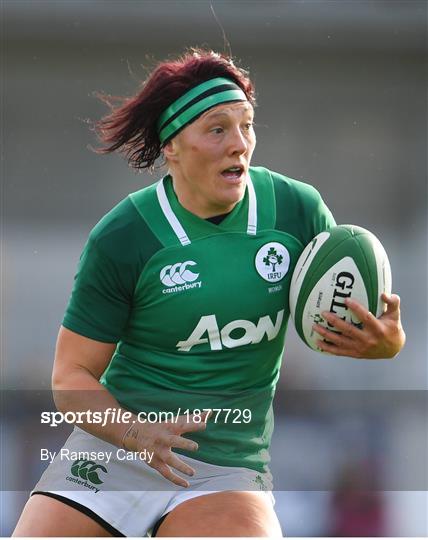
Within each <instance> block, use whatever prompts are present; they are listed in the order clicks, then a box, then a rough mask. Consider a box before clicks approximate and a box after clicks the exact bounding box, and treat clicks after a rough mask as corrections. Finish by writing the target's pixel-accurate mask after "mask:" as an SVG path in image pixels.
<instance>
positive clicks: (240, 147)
mask: <svg viewBox="0 0 428 540" xmlns="http://www.w3.org/2000/svg"><path fill="white" fill-rule="evenodd" d="M248 144H249V143H248V141H247V139H246V138H245V136H244V134H243V133H242V131H241V129H240V128H239V127H236V128H235V129H233V130H232V131H231V133H230V145H229V147H230V153H231V154H237V155H239V156H240V155H241V154H245V152H246V151H247V149H248Z"/></svg>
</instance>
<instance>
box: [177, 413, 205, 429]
mask: <svg viewBox="0 0 428 540" xmlns="http://www.w3.org/2000/svg"><path fill="white" fill-rule="evenodd" d="M210 415H211V411H204V412H203V413H201V415H200V416H199V417H197V419H195V420H190V421H188V417H187V416H179V418H180V421H179V422H177V424H176V425H177V427H178V428H179V432H180V434H181V433H193V432H195V431H203V430H204V429H206V428H207V420H208V418H209V416H210ZM195 416H196V415H194V417H193V418H195Z"/></svg>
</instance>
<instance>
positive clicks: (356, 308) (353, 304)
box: [345, 298, 377, 327]
mask: <svg viewBox="0 0 428 540" xmlns="http://www.w3.org/2000/svg"><path fill="white" fill-rule="evenodd" d="M345 302H346V305H347V306H348V308H349V309H350V311H351V312H352V313H353V314H354V315H356V316H357V318H358V319H359V320H360V321H361V324H362V325H363V327H366V326H376V325H377V319H376V317H375V316H374V315H373V313H370V311H369V310H368V309H366V308H365V307H364V306H363V305H361V304H360V303H359V302H357V301H356V300H352V299H351V298H347V299H346V300H345Z"/></svg>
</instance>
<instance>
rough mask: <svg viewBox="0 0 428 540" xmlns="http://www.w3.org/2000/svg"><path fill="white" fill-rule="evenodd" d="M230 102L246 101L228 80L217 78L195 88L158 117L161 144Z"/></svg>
mask: <svg viewBox="0 0 428 540" xmlns="http://www.w3.org/2000/svg"><path fill="white" fill-rule="evenodd" d="M230 101H247V96H246V95H245V93H244V92H243V91H242V90H241V88H240V87H239V86H238V85H237V84H236V83H234V82H233V81H231V80H230V79H225V78H224V77H217V78H216V79H211V80H209V81H205V82H204V83H202V84H199V85H198V86H195V87H194V88H192V89H191V90H189V91H188V92H186V93H185V94H184V95H183V96H181V97H180V98H178V99H177V100H176V101H174V103H172V104H171V105H170V106H169V107H168V108H167V109H166V110H165V111H164V112H163V113H162V114H161V115H160V117H159V120H158V122H157V130H158V134H159V139H160V142H161V144H164V143H165V142H167V141H168V140H169V139H171V138H172V137H174V136H175V135H177V133H178V132H179V131H180V130H181V129H183V128H184V127H185V126H187V125H188V124H190V122H193V120H196V118H197V117H198V116H200V115H201V114H202V113H204V112H205V111H207V110H208V109H211V107H214V106H215V105H219V104H220V103H227V102H230Z"/></svg>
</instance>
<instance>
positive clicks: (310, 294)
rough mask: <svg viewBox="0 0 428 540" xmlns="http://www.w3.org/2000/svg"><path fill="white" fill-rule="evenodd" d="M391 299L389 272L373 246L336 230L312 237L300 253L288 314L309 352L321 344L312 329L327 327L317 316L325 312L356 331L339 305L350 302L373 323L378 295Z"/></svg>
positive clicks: (355, 230)
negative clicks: (367, 313) (358, 305)
mask: <svg viewBox="0 0 428 540" xmlns="http://www.w3.org/2000/svg"><path fill="white" fill-rule="evenodd" d="M383 292H385V293H387V294H390V293H391V267H390V264H389V261H388V256H387V254H386V252H385V249H384V248H383V246H382V244H381V243H380V242H379V240H378V239H377V238H376V236H374V234H372V233H371V232H369V231H367V230H366V229H363V228H362V227H357V226H355V225H338V226H337V227H333V228H331V229H330V230H328V231H325V232H322V233H320V234H318V235H317V236H316V237H315V238H314V239H313V240H312V241H311V242H310V243H309V244H308V245H307V246H306V248H305V249H304V250H303V252H302V254H301V255H300V257H299V260H298V261H297V264H296V267H295V269H294V272H293V276H292V278H291V286H290V313H291V317H292V319H293V321H294V325H295V327H296V330H297V333H298V334H299V336H300V337H301V338H302V340H303V341H304V342H305V343H306V344H307V345H308V346H309V347H311V348H312V349H314V350H316V351H321V349H319V348H318V347H317V344H316V342H317V340H319V339H322V338H321V336H320V335H319V334H318V333H316V332H315V331H314V330H313V328H312V325H313V324H314V323H318V324H321V325H323V326H325V327H326V328H329V329H330V330H334V328H333V327H330V326H329V325H328V323H327V321H326V320H325V319H323V317H322V315H321V313H322V312H323V311H331V312H333V313H335V314H336V315H337V316H338V317H341V318H342V319H344V320H346V321H348V322H350V323H352V324H354V325H356V326H359V327H361V321H360V320H358V318H357V317H356V316H355V314H353V313H351V312H350V310H349V309H348V308H347V306H346V304H345V299H346V298H352V299H354V300H357V301H358V302H360V303H361V304H363V305H364V306H365V307H366V308H367V309H368V310H369V311H371V313H373V315H375V316H376V317H379V316H380V315H381V314H382V313H383V311H384V309H385V305H384V302H383V301H382V300H381V294H382V293H383Z"/></svg>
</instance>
